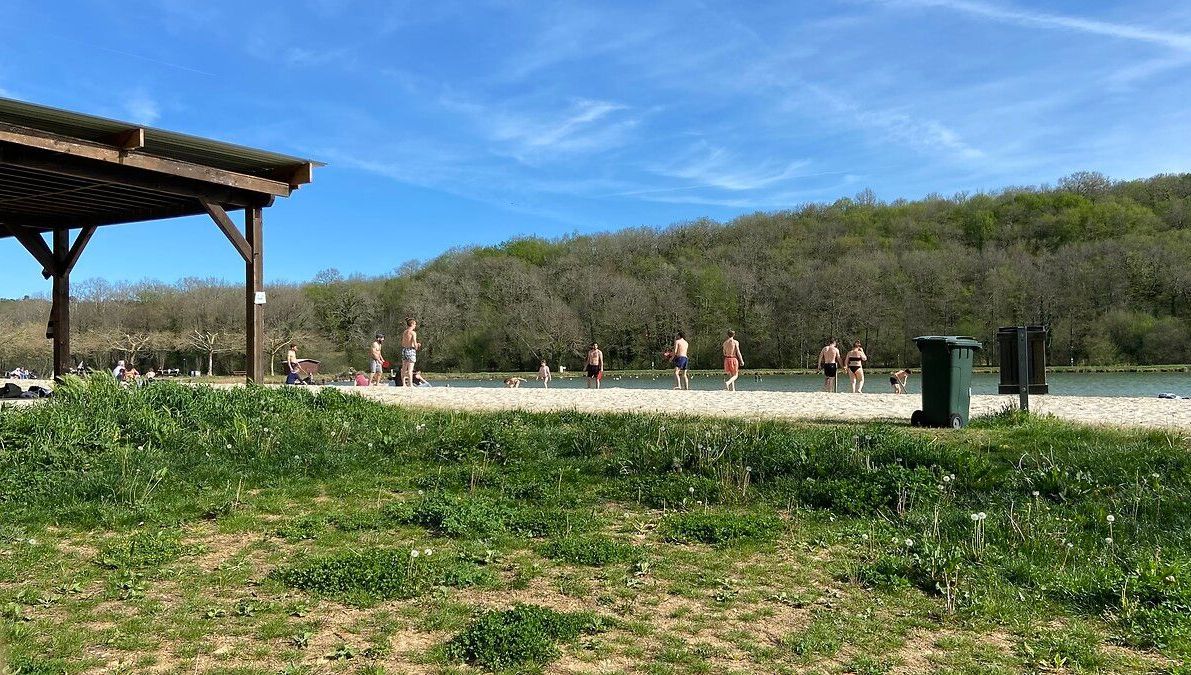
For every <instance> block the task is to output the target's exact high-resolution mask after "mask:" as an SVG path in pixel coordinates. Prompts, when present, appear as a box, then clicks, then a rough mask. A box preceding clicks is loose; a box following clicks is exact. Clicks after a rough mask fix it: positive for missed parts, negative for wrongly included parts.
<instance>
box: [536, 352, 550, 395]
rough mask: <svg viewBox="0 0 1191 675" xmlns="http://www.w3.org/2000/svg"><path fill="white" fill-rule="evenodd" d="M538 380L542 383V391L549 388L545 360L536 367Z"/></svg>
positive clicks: (547, 368)
mask: <svg viewBox="0 0 1191 675" xmlns="http://www.w3.org/2000/svg"><path fill="white" fill-rule="evenodd" d="M538 379H539V380H541V381H542V389H549V388H550V366H547V365H546V360H545V359H543V360H542V365H541V366H539V367H538Z"/></svg>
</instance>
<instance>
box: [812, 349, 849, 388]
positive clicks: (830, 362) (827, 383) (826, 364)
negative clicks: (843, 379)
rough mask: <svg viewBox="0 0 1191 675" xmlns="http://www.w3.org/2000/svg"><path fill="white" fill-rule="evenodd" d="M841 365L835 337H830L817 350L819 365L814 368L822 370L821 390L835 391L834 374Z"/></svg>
mask: <svg viewBox="0 0 1191 675" xmlns="http://www.w3.org/2000/svg"><path fill="white" fill-rule="evenodd" d="M842 365H843V360H842V359H841V358H840V353H839V347H836V346H835V338H832V339H831V342H828V343H827V346H826V347H824V348H823V349H822V350H821V351H820V352H819V365H818V367H817V368H816V369H815V371H816V372H818V371H820V370H821V371H823V391H827V392H831V393H835V374H836V372H837V371H838V370H839V367H840V366H842Z"/></svg>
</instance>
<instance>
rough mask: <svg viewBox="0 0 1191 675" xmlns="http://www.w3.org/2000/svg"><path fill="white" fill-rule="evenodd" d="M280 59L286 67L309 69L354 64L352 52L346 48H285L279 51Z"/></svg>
mask: <svg viewBox="0 0 1191 675" xmlns="http://www.w3.org/2000/svg"><path fill="white" fill-rule="evenodd" d="M280 59H281V61H282V62H283V63H285V64H286V65H288V66H298V67H309V66H323V65H327V64H329V63H340V64H343V65H351V64H353V63H354V57H353V55H352V51H351V50H350V49H348V48H347V47H341V48H339V49H308V48H306V47H294V46H290V47H286V48H285V49H283V50H281V54H280Z"/></svg>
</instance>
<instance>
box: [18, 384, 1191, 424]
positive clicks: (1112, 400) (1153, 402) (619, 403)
mask: <svg viewBox="0 0 1191 675" xmlns="http://www.w3.org/2000/svg"><path fill="white" fill-rule="evenodd" d="M5 381H7V380H2V379H0V385H2V384H3V382H5ZM13 381H14V382H17V383H18V384H20V385H21V386H22V388H25V389H27V388H28V387H29V385H31V384H39V385H42V386H47V385H48V386H50V387H52V386H53V383H52V382H49V381H46V380H13ZM211 386H217V387H236V386H243V385H234V384H217V385H211ZM269 386H285V385H269ZM319 388H320V387H310V389H311V390H318V389H319ZM337 388H338V389H339V390H341V391H343V392H345V393H349V394H357V395H360V396H366V397H368V398H371V399H375V400H377V401H381V402H383V403H388V404H392V405H403V406H414V407H425V408H436V409H445V410H527V411H531V412H551V411H557V410H578V411H582V412H593V413H651V414H674V415H706V416H712V417H735V418H742V419H787V420H807V421H847V422H858V421H875V420H882V421H892V422H908V421H909V419H910V415H911V414H913V412H914V411H915V410H917V409H919V408H920V407H922V398H921V396H920V395H918V394H905V395H897V394H850V393H838V394H824V393H818V392H815V393H806V392H786V391H736V392H728V391H698V390H694V391H675V390H673V389H629V388H620V387H614V386H611V387H609V386H605V387H604V388H603V389H599V390H594V389H590V390H589V389H542V388H540V387H528V386H527V387H524V388H521V389H504V388H496V387H442V386H439V387H418V388H414V389H407V388H404V387H337ZM35 401H36V399H33V400H12V401H0V405H5V404H17V405H22V404H28V403H33V402H35ZM1016 402H1017V397H1016V396H974V397H972V415H973V416H975V415H985V414H988V413H994V412H997V411H999V410H1002V409H1004V408H1005V407H1006V406H1008V405H1012V404H1015V403H1016ZM1030 406H1031V408H1032V410H1033V411H1034V412H1037V413H1041V414H1044V415H1054V416H1055V417H1059V418H1061V419H1065V420H1070V421H1072V422H1082V423H1084V424H1102V425H1109V426H1126V427H1150V428H1162V429H1184V430H1191V400H1169V399H1160V398H1129V397H1120V396H1034V397H1032V398H1031V399H1030Z"/></svg>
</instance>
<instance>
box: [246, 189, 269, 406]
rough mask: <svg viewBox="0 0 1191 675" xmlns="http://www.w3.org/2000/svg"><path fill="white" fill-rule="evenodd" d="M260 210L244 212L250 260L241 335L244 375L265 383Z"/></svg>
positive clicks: (247, 268) (263, 249)
mask: <svg viewBox="0 0 1191 675" xmlns="http://www.w3.org/2000/svg"><path fill="white" fill-rule="evenodd" d="M261 212H262V209H260V208H248V209H244V239H245V240H246V242H247V244H248V249H249V251H248V252H249V254H250V255H249V257H248V259H247V260H246V261H245V264H244V291H245V293H244V305H245V308H244V331H245V333H246V337H247V343H246V345H245V354H246V356H247V357H248V359H247V361H248V362H247V364H245V368H244V370H245V374H246V376H247V378H248V381H249V382H257V383H261V382H264V381H265V359H264V357H263V354H262V353H261V352H262V351H263V347H264V343H265V339H264V335H265V312H264V309H265V307H264V305H263V304H261V303H258V302H257V297H256V294H257V293H261V292H264V290H265V271H264V253H265V241H264V236H263V232H262V227H261V216H262V213H261Z"/></svg>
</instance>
